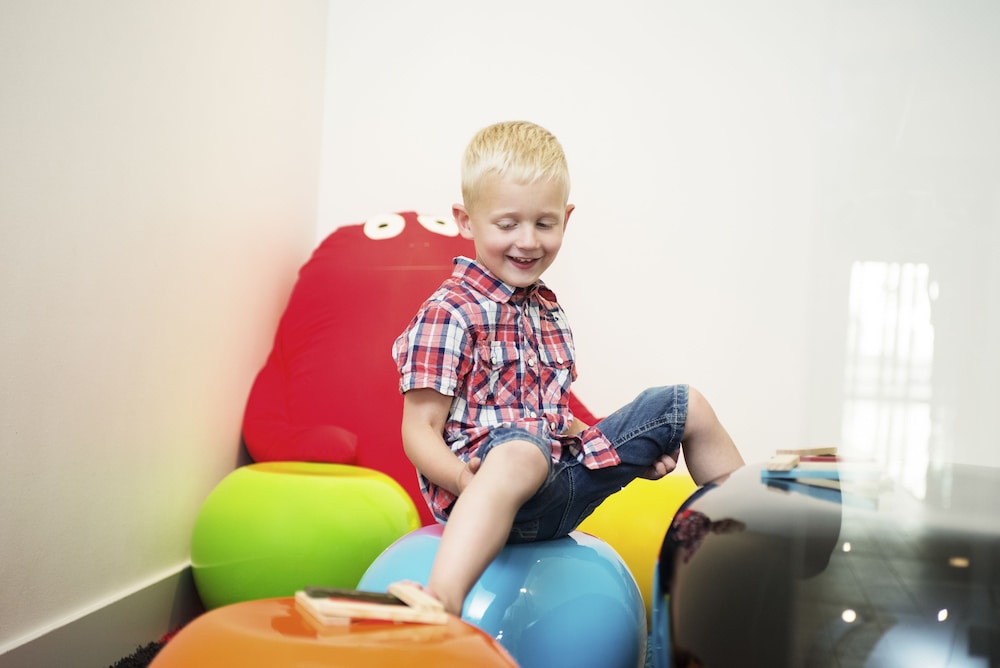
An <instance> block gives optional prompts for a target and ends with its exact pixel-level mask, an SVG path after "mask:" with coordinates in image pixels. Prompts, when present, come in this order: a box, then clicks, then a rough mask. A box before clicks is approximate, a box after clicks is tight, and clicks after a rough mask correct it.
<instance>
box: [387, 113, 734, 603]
mask: <svg viewBox="0 0 1000 668" xmlns="http://www.w3.org/2000/svg"><path fill="white" fill-rule="evenodd" d="M568 198H569V171H568V169H567V166H566V158H565V156H564V154H563V150H562V147H561V146H560V144H559V142H558V141H557V140H556V138H555V137H554V136H553V135H552V134H550V133H549V132H548V131H547V130H545V129H543V128H541V127H539V126H537V125H534V124H532V123H527V122H510V123H498V124H496V125H492V126H489V127H487V128H484V129H483V130H481V131H480V132H479V133H478V134H476V136H475V137H474V138H473V139H472V141H471V143H470V144H469V146H468V148H467V149H466V152H465V156H464V160H463V164H462V199H463V203H462V204H456V205H455V206H454V207H453V210H452V212H453V214H454V217H455V222H456V223H457V224H458V229H459V231H460V233H461V234H462V236H463V237H465V238H468V239H472V241H473V242H474V246H475V250H476V259H475V261H473V260H470V259H468V258H463V257H459V258H456V259H455V268H454V271H453V273H452V275H451V277H450V278H448V279H447V280H446V281H445V282H444V283H443V284H442V285H441V287H440V288H438V290H437V291H436V292H435V293H434V294H433V295H432V296H431V297H430V298H429V299H428V300H427V301H426V302H425V303H424V304H423V306H422V307H421V308H420V310H419V311H418V312H417V314H416V316H415V317H414V318H413V320H412V321H411V322H410V324H409V325H408V326H407V328H406V330H405V331H404V332H403V333H402V334H401V335H400V336H399V338H398V339H396V342H395V344H394V345H393V356H394V357H395V360H396V364H397V367H398V368H399V372H400V377H401V379H400V389H401V391H402V392H403V424H402V437H403V447H404V449H405V451H406V454H407V456H408V457H409V458H410V460H411V461H412V462H413V464H414V466H415V467H416V469H417V472H418V474H419V476H420V481H421V487H422V490H423V493H424V496H425V497H426V500H427V502H428V504H429V506H430V508H431V510H432V511H433V513H434V516H435V517H436V518H437V519H438V521H440V522H443V523H446V526H445V530H444V533H443V536H442V539H441V544H440V546H439V548H438V553H437V557H436V559H435V561H434V565H433V567H432V571H431V575H430V579H429V581H428V583H427V590H428V591H429V592H431V593H432V594H433V595H434V596H437V597H438V598H439V599H440V600H441V601H442V602H443V603H444V605H445V609H447V610H448V611H449V612H451V613H452V614H455V615H460V614H461V611H462V605H463V603H464V600H465V597H466V595H467V594H468V593H469V591H470V590H471V589H472V586H473V585H474V584H475V583H476V580H478V579H479V577H480V576H481V575H482V573H483V571H484V570H485V569H486V567H487V566H488V565H489V563H490V562H491V561H492V559H493V558H494V557H495V556H496V555H497V554H498V553H499V551H500V549H501V548H502V547H503V545H504V544H505V543H507V542H527V541H535V540H546V539H551V538H556V537H558V536H563V535H566V534H568V533H569V532H571V531H572V530H573V529H575V528H576V527H577V525H578V524H579V523H580V522H581V521H583V519H584V518H586V517H587V516H588V515H589V514H590V513H591V512H593V510H594V509H595V508H596V507H597V506H598V505H599V504H600V503H601V501H603V500H604V499H605V498H607V497H608V496H609V495H611V494H613V493H614V492H616V491H618V490H620V489H621V488H622V487H623V486H624V485H626V484H627V483H628V482H629V481H631V480H632V479H634V478H636V477H646V478H652V479H656V478H660V477H662V476H664V475H666V474H667V473H669V472H670V471H672V470H673V469H674V467H675V466H676V456H677V449H678V447H683V451H684V458H685V461H686V463H687V465H688V470H689V471H690V473H691V475H692V477H693V478H694V480H695V482H696V483H698V484H705V483H707V482H710V481H713V480H717V479H720V478H722V477H724V476H726V475H728V474H729V473H731V472H732V471H733V470H735V469H737V468H739V467H740V466H742V464H743V459H742V457H741V456H740V454H739V452H738V451H737V449H736V446H735V445H734V444H733V441H732V439H731V438H730V437H729V435H728V434H727V432H726V430H725V429H724V428H723V427H722V425H721V424H720V423H719V420H718V419H717V418H716V416H715V413H714V411H713V410H712V407H711V406H710V405H709V404H708V402H707V401H706V400H705V399H704V397H702V396H701V394H700V393H698V392H697V391H696V390H694V389H693V388H689V387H687V386H684V385H678V386H670V387H659V388H652V389H649V390H646V391H644V392H643V393H642V394H640V395H639V396H638V397H637V398H636V399H635V400H633V401H632V402H631V403H630V404H628V405H627V406H625V407H624V408H622V409H620V410H618V411H616V412H615V413H613V414H612V415H610V416H608V417H606V418H604V419H603V420H601V421H599V422H598V423H597V424H595V425H586V424H583V423H582V422H580V421H579V420H577V419H576V418H575V417H574V416H573V414H572V412H571V411H570V409H569V398H568V397H569V391H570V384H571V383H572V381H573V380H574V379H575V378H576V365H575V352H574V347H573V335H572V332H571V331H570V327H569V323H568V322H567V320H566V316H565V314H564V313H563V311H562V309H561V308H560V307H559V304H558V303H557V301H556V296H555V294H553V293H552V291H551V290H549V289H548V287H546V286H545V284H544V283H543V282H542V281H541V280H540V277H541V275H542V273H543V272H544V271H545V270H546V269H548V267H549V266H550V265H551V264H552V262H553V261H554V260H555V258H556V255H558V253H559V248H560V246H561V245H562V239H563V234H564V232H565V230H566V225H567V223H568V222H569V218H570V214H571V213H572V212H573V205H572V204H569V203H568V201H569V200H568ZM682 438H683V446H682ZM649 512H652V513H655V512H657V509H656V508H650V509H649Z"/></svg>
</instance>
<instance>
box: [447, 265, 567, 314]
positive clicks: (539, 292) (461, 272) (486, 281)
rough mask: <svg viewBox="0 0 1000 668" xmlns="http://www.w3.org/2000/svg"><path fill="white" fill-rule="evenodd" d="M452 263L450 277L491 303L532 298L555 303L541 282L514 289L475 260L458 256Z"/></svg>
mask: <svg viewBox="0 0 1000 668" xmlns="http://www.w3.org/2000/svg"><path fill="white" fill-rule="evenodd" d="M454 263H455V268H454V270H453V271H452V276H454V277H455V278H457V279H458V280H460V281H462V282H464V283H465V284H466V285H468V286H469V287H471V288H472V289H474V290H476V291H477V292H480V293H482V294H483V295H484V296H485V297H487V298H488V299H490V300H491V301H495V302H498V303H500V304H505V303H508V302H521V301H524V300H527V299H529V298H531V297H532V296H537V297H538V298H539V301H542V302H543V303H544V302H549V303H551V304H553V305H554V304H555V302H556V295H555V293H554V292H552V290H550V289H549V288H548V286H546V285H545V283H543V282H542V281H536V282H535V283H533V284H531V285H529V286H528V287H526V288H515V287H512V286H510V285H507V284H506V283H504V282H503V281H501V280H500V279H499V278H497V277H496V276H494V275H493V274H491V273H490V272H489V270H488V269H486V267H484V266H483V265H481V264H479V263H478V262H476V261H475V260H470V259H469V258H467V257H463V256H459V257H456V258H455V260H454Z"/></svg>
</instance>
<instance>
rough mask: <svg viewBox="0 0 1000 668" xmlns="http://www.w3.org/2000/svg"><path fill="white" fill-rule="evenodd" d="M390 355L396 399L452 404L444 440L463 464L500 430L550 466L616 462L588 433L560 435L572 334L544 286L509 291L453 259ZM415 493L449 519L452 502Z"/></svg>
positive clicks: (566, 424) (438, 494) (427, 491)
mask: <svg viewBox="0 0 1000 668" xmlns="http://www.w3.org/2000/svg"><path fill="white" fill-rule="evenodd" d="M392 352H393V357H394V358H395V360H396V366H397V368H398V369H399V373H400V391H401V392H406V391H408V390H412V389H418V388H430V389H433V390H435V391H437V392H440V393H441V394H444V395H448V396H451V397H454V399H453V401H452V404H451V410H450V412H449V415H448V420H447V423H446V424H445V431H444V440H445V442H446V443H447V444H448V446H449V447H451V449H452V451H453V452H454V453H455V454H456V455H458V457H459V458H460V459H462V460H463V461H468V460H469V459H471V458H472V457H474V456H475V454H476V451H477V450H478V449H479V446H480V444H481V443H482V442H483V440H484V439H485V438H486V437H487V436H488V435H489V433H490V430H491V429H493V428H494V427H497V426H501V425H503V426H508V427H514V428H519V429H524V430H526V431H528V432H530V433H532V434H535V435H537V436H538V437H539V438H542V439H543V440H547V441H549V442H550V444H551V446H552V459H553V461H556V462H557V461H560V460H564V459H577V460H578V461H580V462H581V463H582V464H583V465H584V466H586V467H588V468H592V469H596V468H603V467H605V466H615V465H617V464H618V463H619V461H620V460H619V458H618V454H617V453H616V452H615V450H614V448H613V446H612V445H611V443H610V441H608V439H607V438H605V437H604V435H603V434H602V433H601V432H600V431H599V430H598V429H596V428H594V427H593V426H591V427H590V428H588V429H585V430H584V431H583V432H581V433H580V434H579V435H576V436H570V435H568V434H567V433H566V432H567V430H568V429H569V428H570V427H571V426H572V424H573V414H572V412H571V411H570V409H569V390H570V385H571V384H572V382H573V380H575V378H576V364H575V353H574V348H573V333H572V331H571V330H570V326H569V323H568V321H567V320H566V315H565V314H564V313H563V310H562V308H561V307H560V306H559V304H558V302H557V301H556V296H555V294H554V293H553V292H552V291H551V290H549V289H548V288H547V287H546V286H545V284H544V283H542V282H538V283H536V284H534V285H532V286H530V287H528V288H516V289H515V288H512V287H511V286H509V285H507V284H505V283H503V282H502V281H500V280H498V279H497V278H495V277H494V276H493V275H491V274H490V273H488V272H487V270H486V269H485V268H483V267H482V266H481V265H480V264H478V263H476V262H473V261H472V260H469V259H468V258H464V257H458V258H456V259H455V268H454V271H453V272H452V275H451V276H450V277H449V278H448V279H447V280H446V281H445V282H444V283H443V284H442V285H441V287H439V288H438V289H437V291H436V292H435V293H434V294H433V295H431V297H430V298H429V299H428V300H427V301H426V302H424V304H423V305H422V306H421V307H420V310H419V311H418V312H417V314H416V315H415V316H414V318H413V320H411V321H410V324H409V325H408V326H407V328H406V329H405V330H404V331H403V333H402V334H400V335H399V337H398V338H397V339H396V341H395V343H394V344H393V347H392ZM418 474H419V472H418ZM420 485H421V490H422V491H423V493H424V497H425V498H426V499H427V502H428V505H429V506H430V508H431V510H432V511H433V512H434V514H435V516H437V517H438V518H439V519H442V520H443V519H446V518H447V515H448V511H449V510H450V508H451V505H452V503H454V501H455V496H454V495H453V494H452V493H451V492H449V491H447V490H445V489H442V488H440V487H438V486H437V485H434V484H433V483H431V482H430V481H429V480H427V479H426V478H425V477H424V476H423V475H420Z"/></svg>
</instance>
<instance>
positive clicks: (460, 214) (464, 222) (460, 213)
mask: <svg viewBox="0 0 1000 668" xmlns="http://www.w3.org/2000/svg"><path fill="white" fill-rule="evenodd" d="M451 215H452V216H453V217H454V218H455V225H457V226H458V233H459V234H460V235H462V238H463V239H471V238H472V226H471V225H469V212H468V211H466V209H465V206H463V205H462V204H454V205H452V207H451Z"/></svg>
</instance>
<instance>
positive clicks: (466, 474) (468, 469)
mask: <svg viewBox="0 0 1000 668" xmlns="http://www.w3.org/2000/svg"><path fill="white" fill-rule="evenodd" d="M482 463H483V460H482V459H480V458H479V457H473V458H472V459H470V460H469V461H468V462H466V463H465V466H463V467H462V470H461V471H459V474H458V493H459V494H461V493H462V492H464V491H465V488H466V487H468V486H469V483H470V482H472V478H473V477H475V475H476V473H477V472H478V471H479V466H480V464H482Z"/></svg>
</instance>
